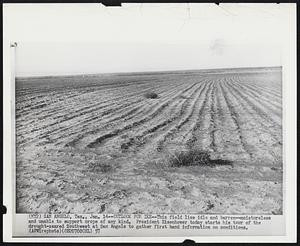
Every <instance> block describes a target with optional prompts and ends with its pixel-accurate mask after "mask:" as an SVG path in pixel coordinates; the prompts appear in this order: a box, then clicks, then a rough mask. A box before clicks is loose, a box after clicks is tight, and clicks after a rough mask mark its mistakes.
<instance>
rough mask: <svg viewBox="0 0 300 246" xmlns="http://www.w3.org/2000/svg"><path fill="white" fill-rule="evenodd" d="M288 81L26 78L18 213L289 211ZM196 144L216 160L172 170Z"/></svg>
mask: <svg viewBox="0 0 300 246" xmlns="http://www.w3.org/2000/svg"><path fill="white" fill-rule="evenodd" d="M281 77H282V72H281V68H280V67H274V68H244V69H220V70H203V71H201V70H199V71H176V72H157V73H130V74H129V73H127V74H126V73H124V74H104V75H86V76H81V75H80V76H58V77H39V78H37V77H36V78H17V80H16V104H15V107H16V175H17V178H16V195H17V199H16V202H17V204H16V206H17V212H19V213H29V212H39V213H208V214H282V199H283V197H282V196H283V195H282V183H283V180H282V178H283V160H282V91H281V88H282V79H281ZM150 92H154V93H156V94H157V95H158V97H157V98H147V97H145V95H146V94H147V93H150ZM192 150H196V151H202V152H203V153H206V154H207V155H209V162H210V163H211V164H212V165H180V166H174V165H172V161H170V160H174V159H175V160H176V158H178V155H179V153H191V151H192ZM183 164H184V163H183Z"/></svg>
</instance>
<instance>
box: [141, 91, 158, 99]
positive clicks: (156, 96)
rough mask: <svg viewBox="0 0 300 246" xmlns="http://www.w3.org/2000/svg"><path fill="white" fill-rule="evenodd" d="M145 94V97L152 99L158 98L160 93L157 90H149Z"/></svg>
mask: <svg viewBox="0 0 300 246" xmlns="http://www.w3.org/2000/svg"><path fill="white" fill-rule="evenodd" d="M144 96H145V98H151V99H156V98H158V95H157V94H156V93H155V92H147V93H146V94H145V95H144Z"/></svg>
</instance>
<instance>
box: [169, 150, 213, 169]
mask: <svg viewBox="0 0 300 246" xmlns="http://www.w3.org/2000/svg"><path fill="white" fill-rule="evenodd" d="M169 162H170V165H171V166H173V167H182V166H213V163H212V162H211V159H210V156H209V154H208V153H207V152H204V151H200V150H189V151H186V152H179V153H175V154H173V155H172V156H171V158H170V159H169Z"/></svg>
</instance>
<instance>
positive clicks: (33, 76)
mask: <svg viewBox="0 0 300 246" xmlns="http://www.w3.org/2000/svg"><path fill="white" fill-rule="evenodd" d="M246 68H248V69H255V68H256V69H258V68H282V65H277V66H254V67H249V66H247V67H220V68H198V69H172V70H146V71H132V72H104V73H79V74H75V73H73V74H52V75H29V76H27V75H25V76H24V75H22V76H15V78H16V79H17V78H18V79H23V78H49V77H50V78H51V77H75V76H97V75H110V74H134V73H135V74H143V73H162V72H166V73H167V72H180V71H213V70H226V69H227V70H233V69H246Z"/></svg>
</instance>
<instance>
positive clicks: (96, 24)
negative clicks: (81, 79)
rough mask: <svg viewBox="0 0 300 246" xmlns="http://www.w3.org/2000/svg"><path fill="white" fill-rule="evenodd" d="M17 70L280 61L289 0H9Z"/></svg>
mask: <svg viewBox="0 0 300 246" xmlns="http://www.w3.org/2000/svg"><path fill="white" fill-rule="evenodd" d="M4 10H5V11H4V24H5V26H4V28H5V30H6V32H7V33H8V34H7V35H8V36H9V37H10V38H13V40H14V41H17V42H18V47H17V49H16V75H17V76H39V75H63V74H85V73H86V74H89V73H107V72H137V71H161V70H180V69H207V68H226V67H255V66H280V65H282V61H281V58H282V57H281V51H282V50H281V43H282V41H283V40H284V34H285V31H286V27H287V25H286V24H287V21H288V15H289V13H290V6H289V5H281V4H280V5H276V4H223V5H222V4H221V5H220V7H219V6H217V5H215V4H171V5H163V4H152V5H151V4H126V5H123V7H122V8H119V7H115V8H108V9H107V8H105V7H103V6H101V5H95V4H81V5H76V4H72V5H68V4H63V5H58V4H52V5H46V4H44V5H29V6H28V5H21V4H20V5H19V6H17V7H16V6H12V5H8V6H5V8H4Z"/></svg>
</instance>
